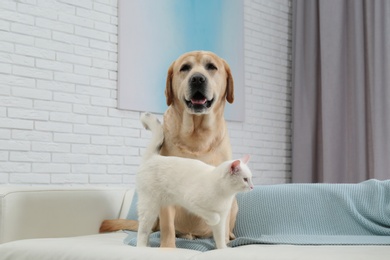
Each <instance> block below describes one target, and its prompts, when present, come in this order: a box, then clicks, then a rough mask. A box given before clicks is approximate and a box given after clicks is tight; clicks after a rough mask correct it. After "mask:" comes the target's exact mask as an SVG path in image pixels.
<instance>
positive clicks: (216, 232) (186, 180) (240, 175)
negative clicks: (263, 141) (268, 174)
mask: <svg viewBox="0 0 390 260" xmlns="http://www.w3.org/2000/svg"><path fill="white" fill-rule="evenodd" d="M141 121H142V123H143V125H144V127H145V128H146V129H149V130H151V131H152V141H151V143H150V144H149V146H148V147H147V149H146V151H145V154H144V156H143V161H142V163H141V165H140V167H139V170H138V174H137V192H138V221H139V228H138V237H137V246H139V247H145V246H147V245H148V241H149V235H150V233H151V231H152V226H153V224H154V222H155V221H156V219H157V217H158V214H159V211H160V208H161V207H163V206H168V205H180V206H182V207H184V208H186V209H187V210H188V211H190V212H192V213H194V214H195V215H198V216H200V217H202V218H203V219H204V220H205V221H206V223H207V224H208V225H210V226H211V228H212V231H213V236H214V240H215V243H216V246H217V248H226V242H228V241H225V237H226V236H225V234H226V220H227V217H228V214H229V211H230V207H231V205H232V201H233V198H234V196H235V194H236V193H238V192H242V191H250V190H251V189H253V184H252V179H251V178H252V173H251V171H250V170H249V168H248V166H247V162H248V160H249V156H246V157H244V158H243V159H240V160H232V161H227V162H223V163H222V164H220V165H219V166H217V167H214V166H211V165H208V164H205V163H203V162H201V161H199V160H195V159H187V158H181V157H174V156H161V155H159V151H160V148H161V145H162V143H163V141H164V133H163V129H162V126H161V123H160V122H159V121H158V119H157V118H156V117H155V116H154V115H152V114H149V113H146V114H143V115H142V116H141Z"/></svg>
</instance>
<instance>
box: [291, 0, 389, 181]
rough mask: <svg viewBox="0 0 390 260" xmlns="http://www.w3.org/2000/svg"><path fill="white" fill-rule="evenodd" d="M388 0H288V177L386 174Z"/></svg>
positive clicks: (360, 177)
mask: <svg viewBox="0 0 390 260" xmlns="http://www.w3.org/2000/svg"><path fill="white" fill-rule="evenodd" d="M389 17H390V1H386V0H375V1H371V0H343V1H340V0H311V1H306V0H293V172H292V180H293V182H329V183H348V182H350V183H356V182H360V181H364V180H366V179H370V178H376V179H390V113H389V112H390V106H389V102H390V76H389V74H390V68H389V61H390V18H389Z"/></svg>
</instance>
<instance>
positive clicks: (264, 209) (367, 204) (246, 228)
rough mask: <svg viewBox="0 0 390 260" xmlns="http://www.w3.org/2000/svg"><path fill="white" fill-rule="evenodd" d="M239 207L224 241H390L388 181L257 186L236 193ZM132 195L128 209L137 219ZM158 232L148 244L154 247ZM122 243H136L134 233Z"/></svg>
mask: <svg viewBox="0 0 390 260" xmlns="http://www.w3.org/2000/svg"><path fill="white" fill-rule="evenodd" d="M237 200H238V205H239V212H238V216H237V222H236V226H235V229H234V234H235V235H236V237H237V239H235V240H233V241H231V242H230V243H229V246H231V247H236V246H241V245H247V244H295V245H390V180H388V181H378V180H369V181H365V182H362V183H359V184H281V185H271V186H256V187H255V189H254V190H253V191H251V192H248V193H241V194H238V195H237ZM135 201H136V199H135V200H134V201H133V205H132V207H131V209H130V211H129V217H128V218H130V219H136V214H137V213H136V207H135V204H136V202H135ZM159 242H160V239H159V232H156V233H153V234H152V236H151V245H152V246H159ZM124 243H126V244H129V245H136V233H135V232H129V236H128V237H127V238H126V239H125V241H124ZM176 245H177V247H180V248H188V249H194V250H199V251H207V250H211V249H214V248H215V246H214V241H213V240H212V239H197V240H186V239H179V238H178V239H177V240H176Z"/></svg>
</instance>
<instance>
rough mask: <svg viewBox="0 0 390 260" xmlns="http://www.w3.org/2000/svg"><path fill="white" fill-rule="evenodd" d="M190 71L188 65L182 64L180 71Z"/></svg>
mask: <svg viewBox="0 0 390 260" xmlns="http://www.w3.org/2000/svg"><path fill="white" fill-rule="evenodd" d="M190 69H191V66H190V65H188V64H184V65H183V66H181V68H180V71H189V70H190Z"/></svg>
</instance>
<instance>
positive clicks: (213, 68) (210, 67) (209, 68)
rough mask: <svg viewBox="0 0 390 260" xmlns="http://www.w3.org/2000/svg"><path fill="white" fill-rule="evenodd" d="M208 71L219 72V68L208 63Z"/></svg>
mask: <svg viewBox="0 0 390 260" xmlns="http://www.w3.org/2000/svg"><path fill="white" fill-rule="evenodd" d="M206 69H207V70H218V68H217V66H215V65H214V64H213V63H207V64H206Z"/></svg>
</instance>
